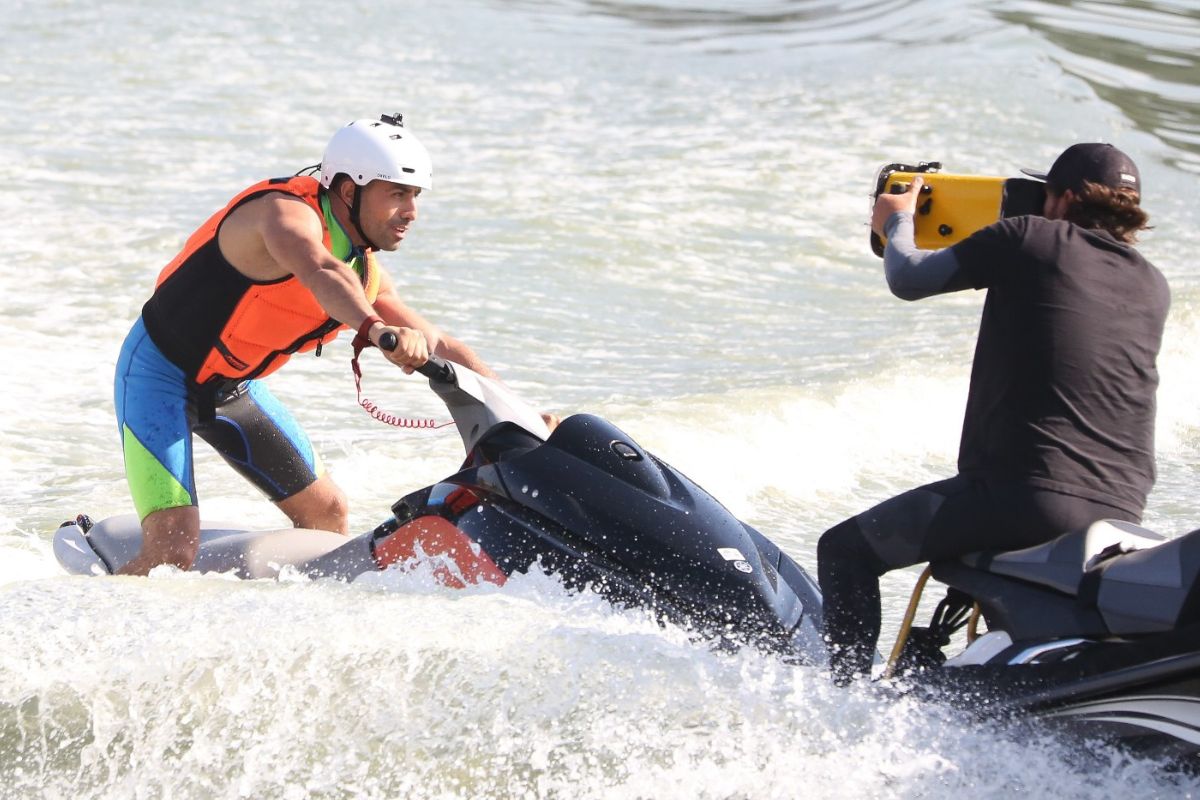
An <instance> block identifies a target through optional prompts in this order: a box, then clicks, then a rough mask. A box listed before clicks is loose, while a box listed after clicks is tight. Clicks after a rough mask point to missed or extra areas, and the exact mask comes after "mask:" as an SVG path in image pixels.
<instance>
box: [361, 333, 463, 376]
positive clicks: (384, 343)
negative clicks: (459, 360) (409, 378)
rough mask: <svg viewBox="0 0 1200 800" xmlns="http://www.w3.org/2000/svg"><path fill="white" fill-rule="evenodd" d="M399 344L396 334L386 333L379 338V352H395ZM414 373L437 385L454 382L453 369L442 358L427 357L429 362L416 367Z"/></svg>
mask: <svg viewBox="0 0 1200 800" xmlns="http://www.w3.org/2000/svg"><path fill="white" fill-rule="evenodd" d="M399 344H400V340H399V339H397V338H396V334H394V333H392V332H391V331H386V332H384V333H383V334H382V335H381V336H380V337H379V349H380V350H387V351H389V352H391V351H392V350H395V349H396V347H397V345H399ZM416 371H417V372H419V373H421V374H422V375H424V376H425V377H426V378H429V380H431V381H437V382H439V383H453V382H454V367H452V366H451V365H450V362H449V361H446V360H445V359H444V358H440V357H439V356H434V355H431V356H429V360H428V361H426V362H425V363H424V364H422V365H421V366H419V367H417V369H416Z"/></svg>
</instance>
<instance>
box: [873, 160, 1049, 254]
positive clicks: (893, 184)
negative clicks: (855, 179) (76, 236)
mask: <svg viewBox="0 0 1200 800" xmlns="http://www.w3.org/2000/svg"><path fill="white" fill-rule="evenodd" d="M941 166H942V165H941V164H940V163H938V162H936V161H931V162H921V163H920V164H919V165H917V166H910V165H908V164H888V165H887V166H885V167H883V168H882V169H880V170H879V175H878V177H877V178H876V180H875V193H874V195H873V197H872V200H874V198H877V197H879V195H881V194H883V193H885V192H887V193H889V194H900V193H902V192H905V191H908V187H909V186H910V185H911V184H912V181H913V178H915V177H916V176H917V175H920V176H921V177H922V178H924V179H925V186H924V187H922V189H921V199H920V201H919V202H918V203H917V213H916V214H915V215H914V217H913V223H914V229H915V234H916V235H915V239H916V245H917V247H918V248H920V249H922V250H939V249H941V248H943V247H949V246H950V245H952V244H954V243H955V242H959V241H962V240H963V239H965V238H967V237H968V236H970V235H971V234H972V233H974V232H975V231H977V230H979V229H980V228H985V227H987V226H988V225H991V224H992V223H993V222H996V221H997V220H999V219H1004V218H1006V217H1017V216H1022V215H1024V214H1040V213H1042V206H1043V205H1044V203H1045V197H1046V194H1045V184H1044V183H1042V182H1041V181H1035V180H1031V179H1028V178H1000V177H994V176H990V175H956V174H953V173H949V172H942V171H941ZM886 244H887V241H886V240H885V239H884V238H883V237H881V236H879V235H877V234H876V233H875V232H874V231H872V232H871V249H872V250H874V252H875V255H877V256H880V257H882V256H883V248H884V247H885V246H886Z"/></svg>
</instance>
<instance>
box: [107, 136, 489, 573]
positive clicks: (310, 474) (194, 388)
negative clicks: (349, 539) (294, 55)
mask: <svg viewBox="0 0 1200 800" xmlns="http://www.w3.org/2000/svg"><path fill="white" fill-rule="evenodd" d="M431 185H432V165H431V162H430V158H429V155H428V153H427V152H426V151H425V148H424V147H423V146H422V145H421V143H420V141H419V140H418V139H417V138H416V136H414V135H413V134H412V132H411V131H409V130H408V129H407V128H406V127H404V125H403V123H402V120H401V118H400V115H396V116H394V117H393V116H384V117H381V118H380V119H379V120H378V121H374V120H366V119H362V120H356V121H354V122H351V123H350V124H349V125H346V126H345V127H343V128H342V129H341V130H339V131H338V132H337V133H336V134H335V135H334V137H333V138H332V139H331V140H330V142H329V144H328V146H327V147H326V149H325V154H324V157H323V159H322V161H321V165H320V178H319V180H318V178H316V177H311V176H299V175H298V176H296V177H292V178H276V179H272V180H268V181H263V182H262V183H259V184H256V185H255V186H252V187H250V188H249V189H247V190H245V191H244V192H242V193H241V194H239V195H238V196H236V197H235V198H233V200H231V201H230V202H229V204H228V205H227V206H226V207H225V208H224V209H222V210H221V211H219V212H217V213H216V214H215V215H213V217H212V218H210V219H209V220H208V222H206V223H205V224H204V225H203V226H202V227H201V228H200V229H199V230H197V231H196V232H195V233H194V234H192V236H191V238H190V239H188V241H187V244H186V245H185V247H184V249H183V252H181V253H180V254H179V255H178V256H176V257H175V259H174V260H172V261H171V263H170V264H168V265H167V267H166V268H165V269H164V270H163V271H162V274H160V275H159V278H158V281H157V284H156V286H155V290H154V294H153V295H152V296H151V298H150V299H149V301H147V303H146V304H145V306H144V307H143V309H142V315H141V317H140V318H139V319H138V320H137V322H136V323H135V324H134V326H133V329H132V330H131V331H130V333H129V336H128V337H127V338H126V340H125V345H124V347H123V348H122V351H121V356H120V359H119V361H118V364H117V374H116V381H115V399H116V410H117V420H118V425H119V429H120V433H121V437H122V443H123V447H124V455H125V471H126V476H127V477H128V480H129V486H130V490H131V493H132V495H133V499H134V505H135V506H136V508H137V512H138V515H139V517H140V518H141V520H142V531H143V535H144V536H143V544H142V549H141V552H140V553H139V555H138V556H137V557H136V558H135V559H133V560H132V561H131V562H129V564H128V565H127V566H125V567H124V568H123V569H122V570H121V572H122V573H124V574H133V575H144V574H146V573H147V572H148V571H149V570H150V569H152V568H153V567H155V566H158V565H160V564H173V565H175V566H178V567H180V568H183V569H187V568H188V567H190V566H191V564H192V562H193V560H194V559H195V557H196V552H197V549H198V547H199V541H200V514H199V510H198V508H197V495H196V488H195V481H194V477H193V473H192V434H193V433H197V434H199V435H200V436H201V437H202V438H203V439H204V440H205V441H207V442H208V443H209V444H211V445H212V446H213V447H214V448H215V449H216V450H217V451H218V452H219V453H220V454H221V456H222V457H223V458H225V460H226V461H227V462H228V463H229V464H230V465H231V466H233V467H234V469H236V470H238V472H240V473H241V474H242V475H243V476H245V477H246V478H247V479H249V480H250V481H251V482H252V483H254V484H255V485H256V486H258V487H259V488H260V489H261V490H262V491H263V492H264V493H266V494H267V496H268V497H270V498H271V500H272V501H274V502H275V504H276V505H277V506H278V507H279V509H280V510H281V511H283V512H284V514H286V515H287V516H288V518H289V519H291V521H292V523H293V524H295V525H296V526H297V527H301V528H319V529H324V530H331V531H339V532H342V533H346V531H347V503H346V496H345V494H344V493H343V492H342V490H341V489H339V488H338V486H337V485H336V484H335V483H334V482H333V480H332V479H331V478H330V477H329V475H328V474H326V473H325V472H324V470H323V467H322V465H321V461H320V459H319V457H318V456H317V455H316V453H315V451H314V450H313V448H312V445H311V444H310V442H309V440H308V437H307V436H306V435H305V434H304V432H303V430H302V429H301V428H300V426H299V425H297V424H296V421H295V420H294V419H293V418H292V416H291V414H290V413H289V412H288V411H287V409H286V408H284V407H283V405H282V404H280V403H279V401H278V400H276V399H275V398H274V396H273V395H272V394H271V393H270V391H268V389H267V388H266V385H265V384H264V383H263V382H262V381H261V380H259V379H260V378H262V377H264V376H266V375H268V374H270V373H271V372H274V371H275V370H276V369H278V368H279V367H280V366H282V365H283V363H284V362H285V361H287V360H288V358H290V356H291V355H292V354H293V353H296V352H305V351H309V350H316V351H317V353H318V354H320V347H321V345H322V344H323V343H324V342H328V341H330V340H332V339H333V338H334V337H336V336H337V334H338V332H339V331H340V330H341V329H343V328H347V327H348V328H350V329H352V330H356V331H358V335H359V336H360V337H363V338H364V339H366V340H368V341H369V342H370V343H371V344H375V345H378V343H379V339H380V336H382V335H383V334H384V333H386V332H388V331H391V332H392V333H393V334H395V336H396V337H397V339H398V341H399V346H397V347H396V348H395V350H393V351H390V352H384V355H385V356H386V357H387V359H388V360H389V361H391V362H392V363H393V364H395V365H397V366H399V367H401V368H403V369H404V371H405V372H411V371H412V370H413V368H414V367H418V366H420V365H422V364H424V363H425V361H426V360H427V359H428V357H429V354H430V353H437V354H438V355H440V356H443V357H445V358H448V359H450V360H452V361H456V362H458V363H460V364H464V365H466V366H468V367H470V368H471V369H473V370H475V371H476V372H480V373H481V374H484V375H488V376H492V377H494V374H493V373H492V372H491V370H489V369H488V367H487V366H486V365H485V364H484V363H483V362H482V361H481V360H480V359H479V357H478V356H476V354H475V353H474V352H473V351H472V350H471V348H469V347H468V346H466V345H465V344H463V343H462V342H460V341H458V340H457V339H455V338H453V337H451V336H448V335H447V334H445V333H444V332H442V331H440V330H439V329H438V328H437V327H435V326H434V325H432V324H430V323H429V322H428V321H427V320H425V319H424V318H423V317H422V316H421V315H420V314H418V313H416V312H415V311H413V310H412V309H411V308H409V307H408V306H407V305H405V304H404V302H403V301H402V300H401V299H400V297H399V296H398V295H397V293H396V289H395V286H394V285H393V284H392V281H391V278H389V277H388V275H387V273H386V272H384V271H383V270H382V269H380V267H379V266H378V264H377V263H376V262H375V259H374V257H373V255H372V251H374V250H395V249H396V248H397V247H398V246H399V245H400V242H402V241H403V240H404V237H405V234H406V233H407V232H408V228H409V226H410V225H412V223H413V221H414V220H416V218H417V198H418V197H419V195H420V194H421V190H422V189H428V188H430V186H431Z"/></svg>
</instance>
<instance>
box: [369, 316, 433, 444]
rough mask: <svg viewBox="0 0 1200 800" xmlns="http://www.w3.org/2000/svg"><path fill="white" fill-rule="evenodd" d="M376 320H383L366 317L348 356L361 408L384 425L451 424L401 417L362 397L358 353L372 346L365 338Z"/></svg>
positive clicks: (401, 426)
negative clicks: (352, 352) (351, 352)
mask: <svg viewBox="0 0 1200 800" xmlns="http://www.w3.org/2000/svg"><path fill="white" fill-rule="evenodd" d="M376 322H383V320H382V319H380V318H379V317H376V316H370V317H367V318H366V319H365V320H364V321H363V324H362V325H360V326H359V328H358V333H357V334H355V336H354V342H353V347H354V355H353V356H351V357H350V368H351V369H352V370H354V390H355V391H356V392H357V393H358V404H359V405H360V406H362V408H363V410H364V411H366V412H367V413H368V414H370V415H371V416H372V417H373V418H374V419H377V420H379V421H380V422H382V423H384V424H385V425H391V426H393V427H396V428H418V429H419V428H445V427H446V426H448V425H453V424H454V420H450V421H449V422H438V421H437V420H433V419H413V418H412V417H401V416H398V415H396V414H389V413H388V412H386V411H384V410H383V409H381V408H380V407H379V406H378V405H377V404H376V403H375V402H374V401H372V400H369V399H367V398H366V397H363V393H362V367H360V366H359V364H358V354H359V353H361V352H362V351H363V350H365V349H367V348H368V347H374V346H375V344H374V343H373V342H372V341H371V340H370V339H368V338H367V331H369V330H370V329H371V326H372V325H374V324H375V323H376Z"/></svg>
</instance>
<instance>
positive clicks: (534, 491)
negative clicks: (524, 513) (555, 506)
mask: <svg viewBox="0 0 1200 800" xmlns="http://www.w3.org/2000/svg"><path fill="white" fill-rule="evenodd" d="M533 496H534V497H537V496H538V490H537V489H534V490H533Z"/></svg>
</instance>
